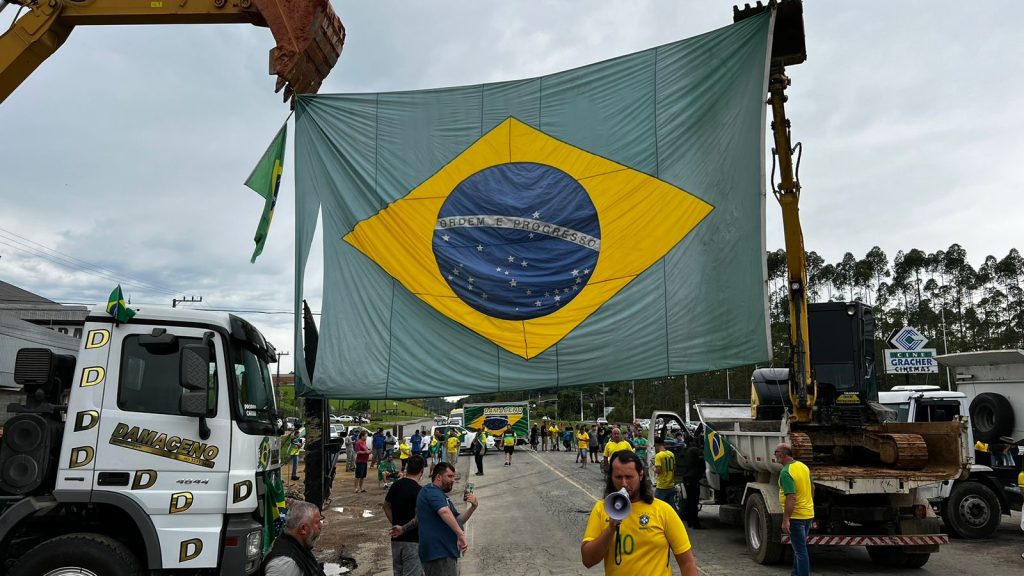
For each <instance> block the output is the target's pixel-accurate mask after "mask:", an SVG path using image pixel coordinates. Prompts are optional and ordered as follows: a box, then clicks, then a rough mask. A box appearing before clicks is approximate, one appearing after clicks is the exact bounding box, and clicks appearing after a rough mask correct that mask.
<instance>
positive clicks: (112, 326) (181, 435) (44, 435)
mask: <svg viewBox="0 0 1024 576" xmlns="http://www.w3.org/2000/svg"><path fill="white" fill-rule="evenodd" d="M82 333H83V337H82V341H81V346H80V347H79V349H78V353H77V358H76V357H75V356H73V355H64V354H58V353H55V352H54V351H53V350H50V349H47V348H23V349H21V350H19V351H18V355H17V361H16V363H15V370H14V374H15V376H14V377H15V381H16V382H17V383H18V384H20V385H21V386H22V387H23V390H24V402H23V403H21V404H17V405H14V406H12V407H11V410H10V411H11V414H10V418H8V419H7V420H6V422H5V423H4V427H3V437H2V441H0V573H3V574H8V575H10V576H39V575H40V574H72V573H73V574H101V575H107V574H111V575H113V574H116V575H118V576H135V575H142V574H158V573H176V574H177V573H181V574H184V573H188V574H232V575H238V574H251V573H254V572H255V571H257V570H258V569H259V564H260V561H261V559H262V546H263V531H264V518H263V513H264V506H263V498H264V494H265V493H266V484H265V482H266V478H268V477H271V478H272V477H273V475H274V474H275V471H276V470H278V469H279V468H280V465H281V464H280V456H279V454H280V440H279V435H278V434H279V432H280V430H279V428H278V423H277V422H278V415H277V411H276V406H275V396H274V389H273V385H272V382H271V378H270V371H269V369H268V366H267V364H268V363H269V362H272V361H275V360H276V353H275V351H274V348H273V347H272V346H271V345H270V344H268V343H267V342H266V341H265V340H264V338H263V336H262V335H261V334H260V332H259V331H258V330H256V328H254V327H253V326H252V325H251V324H249V323H248V322H246V321H245V320H243V319H241V318H239V317H237V316H234V315H230V314H220V313H212V312H197V311H185V310H171V309H147V308H142V309H140V310H138V312H137V314H136V315H135V316H134V318H131V319H130V320H128V321H127V322H121V323H118V322H115V321H114V319H113V318H112V317H111V316H109V315H107V314H106V311H105V308H104V307H102V306H99V307H96V308H95V309H93V310H92V311H91V313H90V315H89V317H88V318H87V320H86V323H85V326H84V329H83V332H82ZM268 471H269V472H268Z"/></svg>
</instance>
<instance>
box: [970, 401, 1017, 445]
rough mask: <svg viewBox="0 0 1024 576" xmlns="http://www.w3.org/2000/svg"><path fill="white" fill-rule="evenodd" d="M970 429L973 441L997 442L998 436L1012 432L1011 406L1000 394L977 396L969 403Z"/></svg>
mask: <svg viewBox="0 0 1024 576" xmlns="http://www.w3.org/2000/svg"><path fill="white" fill-rule="evenodd" d="M971 427H972V428H973V429H974V438H975V439H977V440H981V441H982V442H998V441H999V437H1000V436H1006V435H1008V434H1010V433H1011V432H1013V406H1010V401H1009V400H1007V399H1006V398H1005V397H1004V396H1003V395H1001V394H995V393H993V392H984V393H982V394H978V396H977V397H976V398H975V399H974V400H973V401H972V402H971Z"/></svg>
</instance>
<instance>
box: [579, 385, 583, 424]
mask: <svg viewBox="0 0 1024 576" xmlns="http://www.w3.org/2000/svg"><path fill="white" fill-rule="evenodd" d="M580 422H583V391H582V390H580Z"/></svg>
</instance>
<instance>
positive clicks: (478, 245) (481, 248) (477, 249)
mask: <svg viewBox="0 0 1024 576" xmlns="http://www.w3.org/2000/svg"><path fill="white" fill-rule="evenodd" d="M476 251H477V252H483V251H484V247H483V246H482V245H481V244H477V245H476Z"/></svg>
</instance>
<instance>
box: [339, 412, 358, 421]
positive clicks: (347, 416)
mask: <svg viewBox="0 0 1024 576" xmlns="http://www.w3.org/2000/svg"><path fill="white" fill-rule="evenodd" d="M355 421H356V419H355V418H353V417H351V416H349V415H348V414H342V415H341V416H338V422H355Z"/></svg>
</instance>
